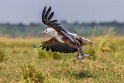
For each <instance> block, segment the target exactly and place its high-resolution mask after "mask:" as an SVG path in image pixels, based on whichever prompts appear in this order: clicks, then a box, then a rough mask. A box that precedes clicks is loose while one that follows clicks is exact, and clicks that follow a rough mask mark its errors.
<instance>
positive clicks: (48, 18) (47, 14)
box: [42, 7, 65, 32]
mask: <svg viewBox="0 0 124 83" xmlns="http://www.w3.org/2000/svg"><path fill="white" fill-rule="evenodd" d="M53 16H54V12H51V7H49V8H48V10H46V7H45V8H44V10H43V12H42V22H43V23H44V24H46V25H47V26H49V27H51V28H53V29H55V30H56V31H57V32H61V31H64V32H65V30H64V29H63V28H62V27H61V26H60V24H58V23H57V20H52V17H53Z"/></svg>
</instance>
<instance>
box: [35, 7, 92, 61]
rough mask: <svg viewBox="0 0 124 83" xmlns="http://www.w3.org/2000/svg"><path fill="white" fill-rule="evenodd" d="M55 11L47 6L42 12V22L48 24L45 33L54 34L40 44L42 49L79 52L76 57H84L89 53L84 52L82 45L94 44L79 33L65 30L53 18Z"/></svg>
mask: <svg viewBox="0 0 124 83" xmlns="http://www.w3.org/2000/svg"><path fill="white" fill-rule="evenodd" d="M53 16H54V12H53V11H51V7H49V8H48V9H47V8H46V6H45V7H44V9H43V12H42V22H43V23H44V24H45V25H47V26H48V28H47V29H45V30H44V31H43V34H48V35H50V36H52V38H51V39H49V40H47V41H44V42H42V43H41V44H40V45H39V46H37V47H39V48H41V49H45V50H46V51H50V50H51V51H52V52H60V53H75V52H77V55H76V59H83V58H85V57H87V56H89V54H86V53H84V52H83V50H82V47H83V46H84V45H93V42H91V41H90V40H88V39H86V38H84V37H81V36H78V35H77V34H74V33H70V32H69V31H67V30H65V29H64V28H63V27H62V26H61V25H60V24H59V23H58V20H53V19H52V18H53Z"/></svg>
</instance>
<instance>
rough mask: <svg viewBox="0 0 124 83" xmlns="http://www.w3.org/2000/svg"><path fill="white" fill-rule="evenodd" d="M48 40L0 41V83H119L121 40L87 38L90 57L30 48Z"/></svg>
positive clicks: (122, 53)
mask: <svg viewBox="0 0 124 83" xmlns="http://www.w3.org/2000/svg"><path fill="white" fill-rule="evenodd" d="M43 39H44V40H47V39H48V38H14V39H13V38H2V37H1V38H0V83H9V82H10V83H123V82H124V66H123V64H124V60H123V58H124V43H123V42H124V37H117V36H112V35H104V36H99V37H92V38H90V39H91V40H92V41H94V42H95V46H94V47H89V46H85V47H84V50H85V52H86V53H89V54H90V56H89V57H88V58H86V59H84V60H82V61H76V59H75V55H76V54H60V53H51V52H45V51H44V50H41V49H34V48H32V45H33V44H38V43H39V42H41V41H44V40H43Z"/></svg>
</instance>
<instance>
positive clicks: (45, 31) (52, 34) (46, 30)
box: [43, 28, 58, 37]
mask: <svg viewBox="0 0 124 83" xmlns="http://www.w3.org/2000/svg"><path fill="white" fill-rule="evenodd" d="M43 34H49V35H51V36H53V37H55V36H57V35H58V34H57V32H56V31H55V30H54V29H53V28H47V29H45V30H44V31H43Z"/></svg>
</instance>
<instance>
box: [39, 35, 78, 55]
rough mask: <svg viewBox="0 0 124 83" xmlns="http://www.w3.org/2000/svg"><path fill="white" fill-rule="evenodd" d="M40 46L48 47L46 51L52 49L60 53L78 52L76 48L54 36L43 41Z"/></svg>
mask: <svg viewBox="0 0 124 83" xmlns="http://www.w3.org/2000/svg"><path fill="white" fill-rule="evenodd" d="M40 47H41V48H42V49H46V51H49V50H50V49H51V51H52V52H60V53H74V52H77V49H76V48H72V47H70V46H69V45H67V44H65V43H61V42H59V41H58V40H57V39H55V38H54V37H53V38H51V39H50V40H48V41H45V42H42V44H41V45H40Z"/></svg>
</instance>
